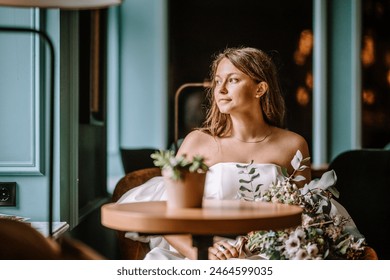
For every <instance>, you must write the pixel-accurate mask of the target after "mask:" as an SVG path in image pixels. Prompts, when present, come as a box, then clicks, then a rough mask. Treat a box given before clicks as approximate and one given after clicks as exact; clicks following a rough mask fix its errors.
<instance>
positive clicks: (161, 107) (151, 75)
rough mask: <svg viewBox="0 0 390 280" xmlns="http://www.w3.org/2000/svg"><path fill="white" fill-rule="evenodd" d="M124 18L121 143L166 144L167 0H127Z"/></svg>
mask: <svg viewBox="0 0 390 280" xmlns="http://www.w3.org/2000/svg"><path fill="white" fill-rule="evenodd" d="M120 18H121V25H120V26H121V33H120V34H121V43H120V63H121V67H120V75H121V76H120V77H121V81H120V121H121V124H120V133H121V137H120V145H121V146H122V147H133V148H134V147H135V148H137V147H146V146H149V147H157V148H165V147H166V146H167V143H166V141H167V140H166V138H167V116H166V107H167V71H168V67H167V46H166V45H167V43H166V42H167V31H166V25H167V23H166V21H167V19H166V18H167V15H166V1H165V0H164V1H161V0H147V1H145V0H127V1H124V2H123V4H122V6H121V14H120Z"/></svg>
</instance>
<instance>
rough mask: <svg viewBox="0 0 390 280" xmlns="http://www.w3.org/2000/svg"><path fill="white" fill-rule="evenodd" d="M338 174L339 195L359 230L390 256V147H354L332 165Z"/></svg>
mask: <svg viewBox="0 0 390 280" xmlns="http://www.w3.org/2000/svg"><path fill="white" fill-rule="evenodd" d="M331 169H333V170H334V171H335V172H336V175H337V183H336V188H337V189H338V190H339V192H340V197H339V199H337V200H338V201H339V202H340V203H341V204H342V205H343V206H344V207H345V208H346V209H347V211H348V212H349V214H350V215H351V217H352V219H353V220H354V222H355V224H356V226H357V228H358V230H359V231H360V232H361V233H362V234H363V235H364V236H365V238H366V241H367V243H368V245H369V246H370V247H372V248H373V249H374V250H375V252H376V253H377V255H378V258H379V259H390V239H389V237H388V232H387V225H389V224H390V203H389V201H388V200H389V198H390V151H389V150H376V149H375V150H373V149H362V150H351V151H346V152H343V153H341V154H340V155H338V156H337V157H336V158H335V159H334V160H333V161H332V162H331V163H330V165H329V170H331Z"/></svg>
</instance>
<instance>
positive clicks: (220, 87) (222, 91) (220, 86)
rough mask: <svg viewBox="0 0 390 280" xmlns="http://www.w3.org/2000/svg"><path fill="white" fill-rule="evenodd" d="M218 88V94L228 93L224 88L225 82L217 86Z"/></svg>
mask: <svg viewBox="0 0 390 280" xmlns="http://www.w3.org/2000/svg"><path fill="white" fill-rule="evenodd" d="M217 87H218V92H219V93H222V94H226V93H227V92H228V91H227V88H226V83H225V82H222V83H221V84H220V85H218V86H217Z"/></svg>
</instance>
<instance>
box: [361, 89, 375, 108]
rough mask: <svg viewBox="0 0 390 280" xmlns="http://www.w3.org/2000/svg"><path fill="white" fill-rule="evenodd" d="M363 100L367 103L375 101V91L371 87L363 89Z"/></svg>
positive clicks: (370, 103)
mask: <svg viewBox="0 0 390 280" xmlns="http://www.w3.org/2000/svg"><path fill="white" fill-rule="evenodd" d="M363 102H364V103H365V104H368V105H372V104H374V103H375V92H374V91H373V90H372V89H365V90H363Z"/></svg>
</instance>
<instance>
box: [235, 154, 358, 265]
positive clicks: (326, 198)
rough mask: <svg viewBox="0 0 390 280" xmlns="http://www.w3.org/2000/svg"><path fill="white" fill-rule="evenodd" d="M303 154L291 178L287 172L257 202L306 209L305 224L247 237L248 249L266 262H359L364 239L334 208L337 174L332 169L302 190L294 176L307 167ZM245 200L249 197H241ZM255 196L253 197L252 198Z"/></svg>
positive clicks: (294, 165)
mask: <svg viewBox="0 0 390 280" xmlns="http://www.w3.org/2000/svg"><path fill="white" fill-rule="evenodd" d="M307 160H308V159H303V158H302V154H301V153H300V151H298V152H297V154H296V155H295V157H294V159H293V160H292V161H291V164H292V166H293V168H294V172H293V174H292V175H290V176H289V175H288V174H287V172H286V170H284V171H283V173H284V180H280V181H278V182H276V183H274V184H271V186H270V187H269V189H268V190H267V191H266V192H265V193H264V194H263V195H262V196H260V195H258V196H255V198H254V199H255V200H258V201H267V202H275V203H287V204H293V205H299V206H300V207H302V208H303V214H302V225H300V226H298V227H296V228H289V229H285V230H278V231H255V232H251V233H249V234H248V235H247V236H246V237H245V249H246V251H249V253H250V254H260V255H262V256H264V257H265V258H267V259H359V258H361V256H362V255H363V253H364V249H365V240H364V238H363V237H362V236H360V235H359V234H355V233H353V230H355V231H356V228H354V227H351V226H348V223H349V222H350V218H349V217H345V216H342V215H341V214H339V212H338V210H337V209H336V207H335V205H334V201H333V200H332V197H336V198H337V197H338V195H339V194H338V191H337V190H336V188H335V187H334V184H335V183H336V181H337V177H336V174H335V172H334V171H333V170H330V171H328V172H326V173H324V174H323V176H322V177H321V179H319V180H318V179H317V180H313V181H311V182H310V183H309V184H306V185H305V186H304V187H303V188H298V187H297V186H296V184H295V182H297V181H301V180H304V179H305V178H303V177H302V176H300V175H298V176H295V173H296V172H297V171H302V170H304V169H305V168H307V166H305V165H304V163H305V162H306V161H307ZM241 196H243V198H245V196H247V194H246V195H245V194H241ZM252 197H253V196H252Z"/></svg>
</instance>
